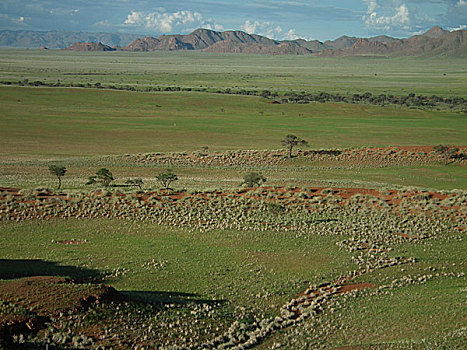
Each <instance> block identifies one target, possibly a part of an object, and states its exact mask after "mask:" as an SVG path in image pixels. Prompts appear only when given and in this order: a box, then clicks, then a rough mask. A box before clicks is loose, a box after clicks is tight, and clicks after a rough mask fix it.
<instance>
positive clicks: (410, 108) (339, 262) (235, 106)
mask: <svg viewBox="0 0 467 350" xmlns="http://www.w3.org/2000/svg"><path fill="white" fill-rule="evenodd" d="M466 75H467V71H466V68H465V63H464V62H463V61H461V60H456V59H442V60H441V59H412V58H409V59H407V58H405V59H398V58H395V59H381V58H379V59H376V58H336V59H322V58H315V57H300V56H297V57H292V56H279V57H268V56H254V55H220V54H205V53H196V52H190V53H185V52H177V53H157V52H155V53H127V52H109V53H77V52H63V51H50V50H49V51H38V50H18V49H14V50H13V49H1V50H0V81H1V82H2V86H0V120H1V128H0V348H1V347H4V348H7V349H8V348H19V349H21V348H25V349H43V348H44V347H46V346H48V347H49V348H50V349H76V348H82V349H143V348H144V349H152V348H156V349H202V348H204V349H248V348H255V349H276V348H283V349H462V348H463V346H464V345H465V336H466V324H465V317H464V314H465V313H464V312H463V310H464V309H465V304H464V300H465V291H466V277H465V272H466V266H465V248H466V245H465V228H466V218H467V216H466V208H467V206H466V201H467V192H466V185H467V173H466V171H465V166H466V154H467V145H466V144H465V130H466V119H465V113H464V110H465V101H466V96H465V91H466V83H465V78H466Z"/></svg>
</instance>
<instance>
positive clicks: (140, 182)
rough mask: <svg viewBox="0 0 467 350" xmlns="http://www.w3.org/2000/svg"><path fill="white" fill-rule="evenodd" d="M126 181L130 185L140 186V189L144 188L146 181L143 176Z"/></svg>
mask: <svg viewBox="0 0 467 350" xmlns="http://www.w3.org/2000/svg"><path fill="white" fill-rule="evenodd" d="M125 183H126V184H127V185H130V186H136V187H138V188H139V190H140V191H142V190H143V185H144V182H143V179H141V178H137V179H128V180H126V181H125Z"/></svg>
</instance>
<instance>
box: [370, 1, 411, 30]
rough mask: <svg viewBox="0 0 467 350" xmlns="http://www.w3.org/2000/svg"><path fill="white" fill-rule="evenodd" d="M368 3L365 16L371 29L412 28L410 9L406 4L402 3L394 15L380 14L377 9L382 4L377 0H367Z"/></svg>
mask: <svg viewBox="0 0 467 350" xmlns="http://www.w3.org/2000/svg"><path fill="white" fill-rule="evenodd" d="M365 2H366V3H367V4H368V10H367V14H366V15H365V16H363V20H364V22H365V25H366V26H367V28H369V29H372V30H374V29H377V30H378V29H379V30H387V31H388V30H391V29H394V28H403V29H405V30H409V29H410V24H411V21H410V11H409V8H408V6H407V5H406V4H402V5H400V6H398V7H396V8H395V9H394V11H395V13H393V14H392V15H379V14H378V12H377V10H378V9H379V8H380V5H379V4H378V2H377V1H376V0H367V1H365Z"/></svg>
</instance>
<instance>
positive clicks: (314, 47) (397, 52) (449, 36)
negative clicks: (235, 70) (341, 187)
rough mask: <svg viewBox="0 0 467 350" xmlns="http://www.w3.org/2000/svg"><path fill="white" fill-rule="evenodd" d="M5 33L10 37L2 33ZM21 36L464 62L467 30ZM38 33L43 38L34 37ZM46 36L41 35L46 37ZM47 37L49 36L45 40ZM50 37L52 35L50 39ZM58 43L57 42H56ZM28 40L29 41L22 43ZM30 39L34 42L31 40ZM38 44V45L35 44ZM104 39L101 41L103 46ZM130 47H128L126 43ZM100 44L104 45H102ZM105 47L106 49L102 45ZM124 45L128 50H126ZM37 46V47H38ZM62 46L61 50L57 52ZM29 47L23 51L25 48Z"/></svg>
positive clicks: (152, 47)
mask: <svg viewBox="0 0 467 350" xmlns="http://www.w3.org/2000/svg"><path fill="white" fill-rule="evenodd" d="M6 32H8V33H6ZM11 33H12V32H11V31H3V32H0V46H1V45H3V46H19V45H17V43H18V42H14V41H13V39H11V37H10V39H9V41H8V40H6V39H5V37H7V36H8V35H11ZM30 33H33V34H30V35H29V36H28V34H27V33H26V32H22V34H21V35H20V36H19V37H20V38H21V40H20V42H22V43H23V44H25V43H28V42H29V43H31V45H32V43H33V42H34V43H35V45H34V46H33V47H38V46H48V47H50V48H54V47H61V48H62V47H67V46H68V47H67V50H71V51H115V50H122V51H133V52H138V51H139V52H148V51H179V50H187V51H188V50H198V51H204V52H217V53H248V54H267V55H317V56H322V57H336V56H338V57H340V56H429V57H430V56H452V57H467V30H457V31H453V32H450V31H447V30H444V29H442V28H440V27H433V28H431V29H430V30H428V31H427V32H425V33H423V34H421V35H415V36H412V37H410V38H408V39H397V38H392V37H389V36H386V35H380V36H375V37H372V38H357V37H349V36H341V37H340V38H338V39H336V40H328V41H325V42H321V41H318V40H310V41H307V40H304V39H297V40H286V41H279V40H273V39H270V38H267V37H265V36H261V35H256V34H247V33H245V32H242V31H224V32H217V31H213V30H208V29H197V30H195V31H193V32H192V33H190V34H187V35H162V36H160V37H158V38H154V37H142V38H134V36H133V39H134V40H133V41H131V39H130V37H131V35H130V34H109V33H94V34H93V33H73V34H72V35H70V37H69V38H75V37H77V36H80V37H84V36H86V35H87V37H88V38H93V40H86V39H84V40H77V41H76V42H73V43H72V44H71V45H70V44H68V45H64V44H65V43H66V42H67V40H68V39H65V36H66V35H65V33H67V32H30ZM37 33H42V34H37ZM44 33H45V34H44ZM47 33H48V34H47ZM53 33H54V35H52V34H53ZM47 36H48V37H52V38H54V40H55V41H54V43H55V44H54V46H50V45H47V41H46V40H45V38H46V37H47ZM60 36H61V38H60V39H58V37H60ZM28 37H29V38H30V39H29V41H28V40H26V38H28ZM33 38H35V39H34V40H35V41H34V40H33ZM38 38H41V40H38ZM101 39H102V40H101ZM130 41H131V42H130ZM101 42H102V43H101ZM103 43H104V44H103ZM125 43H127V44H125ZM39 44H40V45H39ZM58 44H60V45H59V46H57V45H58ZM26 46H27V45H26Z"/></svg>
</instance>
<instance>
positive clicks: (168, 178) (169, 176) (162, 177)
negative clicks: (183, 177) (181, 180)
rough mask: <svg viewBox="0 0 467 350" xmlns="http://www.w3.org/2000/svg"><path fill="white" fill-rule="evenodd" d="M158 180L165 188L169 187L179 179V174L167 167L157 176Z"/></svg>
mask: <svg viewBox="0 0 467 350" xmlns="http://www.w3.org/2000/svg"><path fill="white" fill-rule="evenodd" d="M156 179H157V181H159V182H160V183H161V185H162V187H164V188H169V186H170V184H171V183H172V182H174V181H177V180H178V176H177V175H175V174H174V173H173V172H172V170H171V169H167V170H166V171H165V172H163V173H160V174H159V175H157V176H156Z"/></svg>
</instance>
